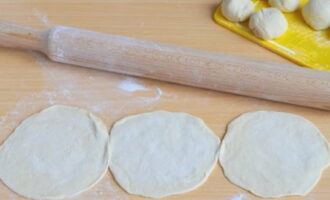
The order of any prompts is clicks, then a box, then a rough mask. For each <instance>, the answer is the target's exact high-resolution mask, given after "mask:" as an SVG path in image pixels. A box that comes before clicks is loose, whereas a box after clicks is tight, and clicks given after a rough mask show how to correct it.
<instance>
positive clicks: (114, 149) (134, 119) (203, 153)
mask: <svg viewBox="0 0 330 200" xmlns="http://www.w3.org/2000/svg"><path fill="white" fill-rule="evenodd" d="M219 143H220V140H219V138H218V137H217V136H215V135H214V134H213V132H212V131H211V130H210V129H209V128H208V127H207V126H206V125H205V124H204V122H203V121H202V120H201V119H199V118H197V117H194V116H192V115H189V114H185V113H171V112H166V111H154V112H150V113H144V114H140V115H135V116H130V117H126V118H124V119H122V120H120V121H118V122H117V123H116V124H115V125H114V127H113V128H112V130H111V134H110V168H111V171H112V172H113V174H114V176H115V179H116V180H117V182H118V183H119V184H120V185H121V186H122V187H123V188H124V189H125V190H126V191H127V192H129V193H131V194H138V195H142V196H147V197H154V198H160V197H165V196H168V195H172V194H179V193H183V192H187V191H191V190H193V189H194V188H196V187H198V186H199V185H201V184H202V183H203V182H204V181H205V180H206V178H207V177H208V175H209V174H210V173H211V170H212V169H213V167H214V165H215V163H216V160H217V157H218V149H219Z"/></svg>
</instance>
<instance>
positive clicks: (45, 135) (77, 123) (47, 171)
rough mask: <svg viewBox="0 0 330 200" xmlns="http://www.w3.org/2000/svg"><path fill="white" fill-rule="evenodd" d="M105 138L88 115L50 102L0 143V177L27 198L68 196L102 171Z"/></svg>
mask: <svg viewBox="0 0 330 200" xmlns="http://www.w3.org/2000/svg"><path fill="white" fill-rule="evenodd" d="M108 141H109V136H108V131H107V128H106V127H105V126H104V124H103V123H102V122H101V120H99V119H98V118H96V117H95V116H94V115H92V114H90V113H88V112H86V111H85V110H82V109H78V108H73V107H68V106H52V107H50V108H47V109H45V110H43V111H41V112H40V113H37V114H34V115H32V116H30V117H29V118H27V119H25V120H24V121H23V122H22V123H21V124H20V125H19V126H18V127H17V128H16V129H15V131H14V132H13V133H12V134H11V135H10V136H9V138H8V139H7V140H6V141H5V142H4V144H3V145H2V146H1V147H0V179H1V180H2V181H3V182H4V183H5V184H6V185H7V186H8V187H9V188H11V189H12V190H13V191H15V192H17V193H18V194H20V195H22V196H25V197H27V198H33V199H62V198H68V197H72V196H74V195H76V194H78V193H81V192H83V191H85V190H87V189H88V188H90V187H92V186H93V185H94V184H96V182H97V181H98V180H99V179H100V178H101V177H102V176H103V175H104V174H105V172H106V170H107V168H108V160H109V159H108Z"/></svg>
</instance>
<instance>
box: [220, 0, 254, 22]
mask: <svg viewBox="0 0 330 200" xmlns="http://www.w3.org/2000/svg"><path fill="white" fill-rule="evenodd" d="M253 10H254V4H253V3H252V1H251V0H223V1H222V3H221V12H222V15H223V16H224V17H225V18H227V19H228V20H229V21H232V22H242V21H245V20H246V19H247V18H249V17H250V15H251V14H252V13H253Z"/></svg>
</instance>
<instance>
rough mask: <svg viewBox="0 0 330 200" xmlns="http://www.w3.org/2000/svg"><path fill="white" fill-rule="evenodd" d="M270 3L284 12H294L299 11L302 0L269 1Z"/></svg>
mask: <svg viewBox="0 0 330 200" xmlns="http://www.w3.org/2000/svg"><path fill="white" fill-rule="evenodd" d="M268 3H269V4H270V5H271V6H273V7H275V8H278V9H280V10H281V11H283V12H293V11H295V10H297V9H298V7H299V3H300V0H268Z"/></svg>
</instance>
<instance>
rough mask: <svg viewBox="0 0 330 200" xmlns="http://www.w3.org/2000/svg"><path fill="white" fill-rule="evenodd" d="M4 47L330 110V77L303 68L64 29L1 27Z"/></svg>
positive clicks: (61, 60) (70, 62) (323, 73)
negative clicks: (34, 51) (41, 29)
mask: <svg viewBox="0 0 330 200" xmlns="http://www.w3.org/2000/svg"><path fill="white" fill-rule="evenodd" d="M0 45H1V46H5V47H12V48H21V49H33V50H36V51H41V52H43V53H45V54H46V55H48V57H49V58H50V59H51V60H53V61H57V62H61V63H67V64H74V65H79V66H83V67H88V68H94V69H101V70H106V71H111V72H116V73H121V74H128V75H133V76H138V77H145V78H150V79H156V80H162V81H168V82H172V83H179V84H183V85H189V86H195V87H200V88H207V89H211V90H218V91H223V92H229V93H234V94H240V95H246V96H251V97H257V98H262V99H268V100H273V101H279V102H285V103H290V104H296V105H302V106H308V107H314V108H320V109H326V110H330V74H329V73H327V72H321V71H316V70H311V69H306V68H302V67H298V66H290V65H283V64H277V63H270V62H260V61H255V60H250V59H246V58H242V57H236V56H231V55H225V54H221V53H212V52H207V51H201V50H195V49H189V48H183V47H178V46H172V45H166V44H159V43H154V42H148V41H143V40H137V39H133V38H128V37H122V36H117V35H108V34H102V33H97V32H91V31H86V30H81V29H76V28H69V27H64V26H56V27H53V28H51V29H49V30H46V31H40V30H35V29H32V28H29V27H25V26H21V25H16V24H11V23H7V22H0ZM329 59H330V58H329Z"/></svg>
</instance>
